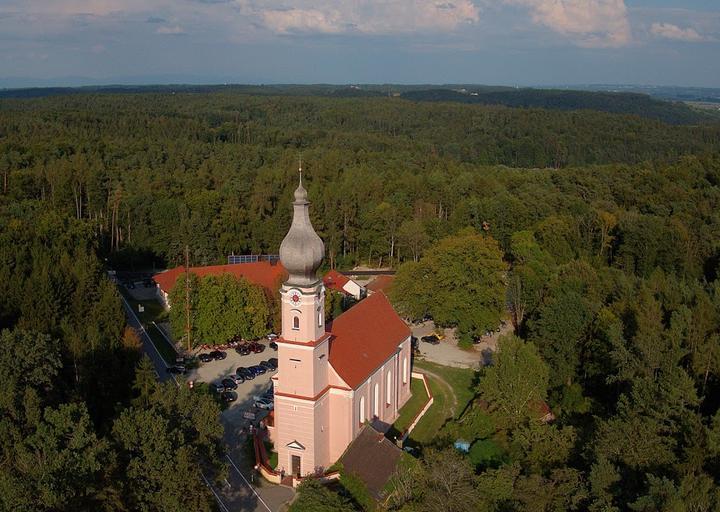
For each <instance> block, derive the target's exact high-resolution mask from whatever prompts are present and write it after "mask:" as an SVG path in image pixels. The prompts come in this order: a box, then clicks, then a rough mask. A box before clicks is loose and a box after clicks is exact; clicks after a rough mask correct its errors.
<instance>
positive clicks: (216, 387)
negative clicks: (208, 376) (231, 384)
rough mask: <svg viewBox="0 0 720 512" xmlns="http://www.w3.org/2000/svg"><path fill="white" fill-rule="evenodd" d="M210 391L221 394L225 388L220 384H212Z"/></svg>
mask: <svg viewBox="0 0 720 512" xmlns="http://www.w3.org/2000/svg"><path fill="white" fill-rule="evenodd" d="M210 390H211V391H214V392H215V393H222V392H223V391H225V386H223V385H222V384H216V383H212V384H210Z"/></svg>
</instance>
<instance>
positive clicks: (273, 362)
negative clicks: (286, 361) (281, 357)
mask: <svg viewBox="0 0 720 512" xmlns="http://www.w3.org/2000/svg"><path fill="white" fill-rule="evenodd" d="M268 363H270V364H271V365H273V366H274V367H275V368H277V367H278V360H277V357H271V358H270V359H268Z"/></svg>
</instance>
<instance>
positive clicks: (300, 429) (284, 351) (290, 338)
mask: <svg viewBox="0 0 720 512" xmlns="http://www.w3.org/2000/svg"><path fill="white" fill-rule="evenodd" d="M292 204H293V219H292V224H291V225H290V230H289V231H288V233H287V235H286V236H285V239H284V240H283V241H282V244H280V261H281V262H282V264H283V266H284V267H285V270H287V272H288V279H287V281H285V282H284V283H283V285H282V287H281V288H280V296H281V302H282V304H281V309H282V334H281V336H280V337H279V338H278V340H277V344H278V354H277V358H278V372H277V374H276V375H275V377H273V381H274V384H273V385H274V388H275V426H276V429H277V430H276V434H277V440H276V442H275V446H276V448H277V451H278V468H281V469H282V470H283V471H285V473H286V474H292V475H293V476H304V475H307V474H309V473H313V472H314V471H316V470H317V469H318V468H319V467H324V466H326V465H327V464H328V461H329V457H330V455H329V445H330V443H329V437H328V436H329V424H330V419H329V400H328V399H327V390H328V384H329V381H328V374H329V373H330V370H329V363H328V360H329V359H330V357H329V355H330V353H329V345H330V344H329V335H328V334H327V333H326V332H325V290H324V286H323V282H322V279H318V277H317V270H318V268H319V267H320V264H321V263H322V260H323V256H324V254H325V246H324V244H323V242H322V240H320V237H319V236H318V235H317V233H315V230H314V229H313V227H312V224H311V222H310V214H309V211H308V208H309V205H310V203H309V202H308V198H307V191H306V190H305V188H304V187H303V184H302V167H301V168H300V183H299V185H298V188H297V189H296V190H295V200H294V201H293V203H292Z"/></svg>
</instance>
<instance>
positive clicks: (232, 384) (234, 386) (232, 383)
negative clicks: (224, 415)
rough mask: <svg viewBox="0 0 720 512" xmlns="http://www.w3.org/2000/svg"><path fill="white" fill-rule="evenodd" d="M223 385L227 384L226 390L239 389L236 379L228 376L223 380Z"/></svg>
mask: <svg viewBox="0 0 720 512" xmlns="http://www.w3.org/2000/svg"><path fill="white" fill-rule="evenodd" d="M222 385H223V386H225V390H226V391H227V390H229V389H237V383H236V382H235V379H231V378H227V379H223V380H222Z"/></svg>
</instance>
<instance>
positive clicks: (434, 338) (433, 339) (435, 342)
mask: <svg viewBox="0 0 720 512" xmlns="http://www.w3.org/2000/svg"><path fill="white" fill-rule="evenodd" d="M420 341H423V342H425V343H430V345H439V344H440V338H438V337H437V336H435V335H434V334H431V335H430V336H423V337H422V338H420Z"/></svg>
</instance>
